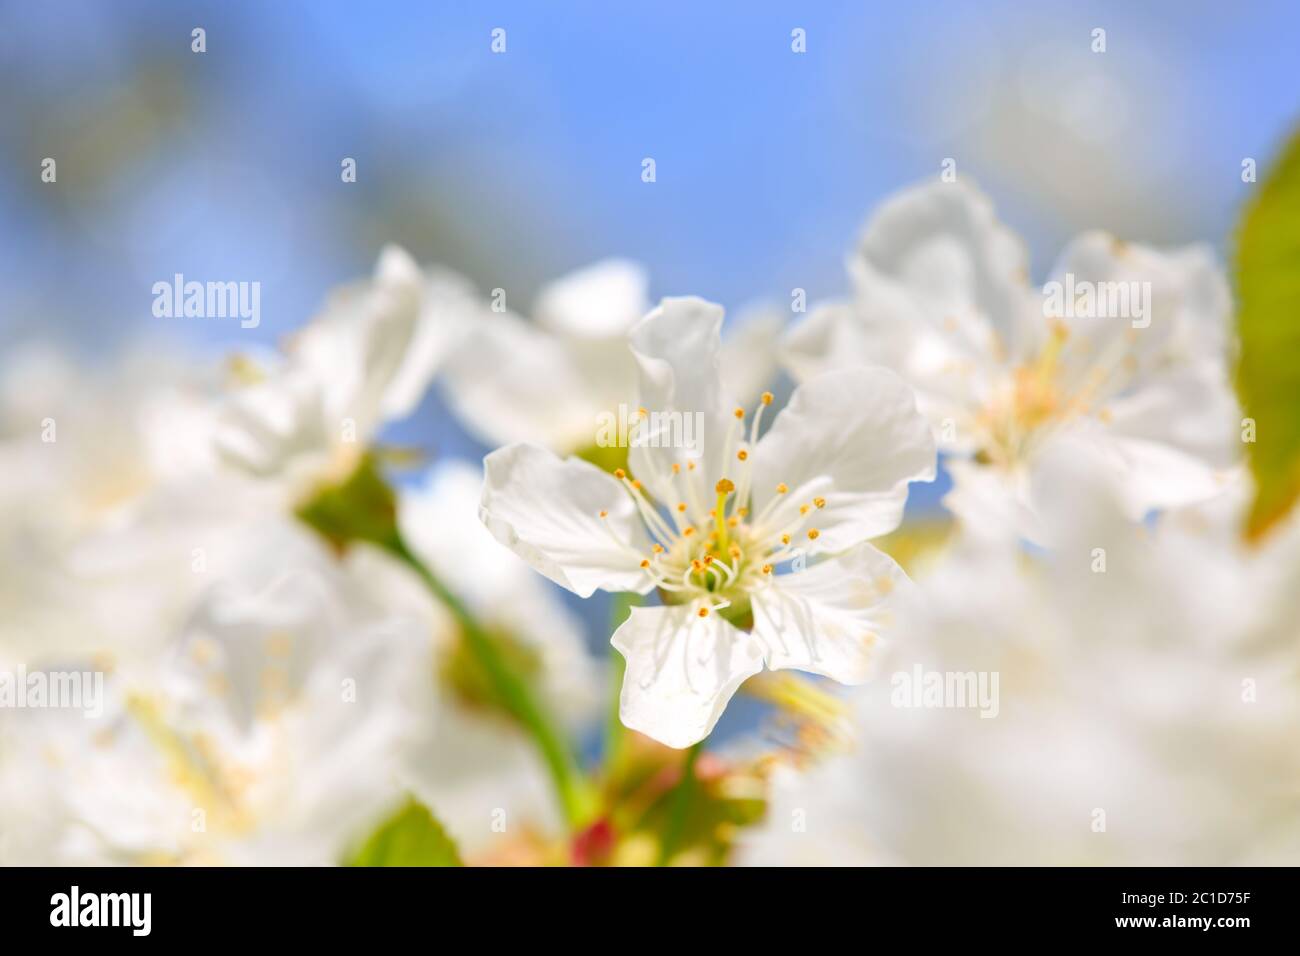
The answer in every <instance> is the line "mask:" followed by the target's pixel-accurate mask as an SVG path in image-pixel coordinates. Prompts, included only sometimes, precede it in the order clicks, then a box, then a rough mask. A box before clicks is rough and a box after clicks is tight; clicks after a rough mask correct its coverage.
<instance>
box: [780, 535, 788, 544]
mask: <svg viewBox="0 0 1300 956" xmlns="http://www.w3.org/2000/svg"><path fill="white" fill-rule="evenodd" d="M781 543H782V544H789V543H790V536H789V535H788V534H783V535H781Z"/></svg>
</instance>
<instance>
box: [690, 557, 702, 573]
mask: <svg viewBox="0 0 1300 956" xmlns="http://www.w3.org/2000/svg"><path fill="white" fill-rule="evenodd" d="M691 570H692V571H694V572H695V573H696V574H699V573H700V572H701V571H703V570H704V562H702V561H701V560H700V559H699V558H691Z"/></svg>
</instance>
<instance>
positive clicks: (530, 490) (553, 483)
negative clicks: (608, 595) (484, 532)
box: [479, 444, 654, 597]
mask: <svg viewBox="0 0 1300 956" xmlns="http://www.w3.org/2000/svg"><path fill="white" fill-rule="evenodd" d="M483 467H484V471H485V475H484V481H483V500H482V503H481V504H480V506H479V517H480V518H482V520H483V523H484V524H485V525H487V527H488V530H489V531H491V532H492V534H493V535H494V536H495V537H496V539H497V540H498V541H500V542H501V543H502V544H504V545H505V546H506V547H508V548H510V549H511V550H512V551H514V553H515V554H517V555H519V556H520V557H521V558H523V559H524V560H525V561H527V562H528V564H529V565H531V566H532V568H533V569H534V570H535V571H538V572H540V573H541V574H544V575H546V576H547V577H548V578H550V579H551V580H552V581H554V582H555V583H556V584H559V585H560V586H562V587H566V588H568V589H569V590H570V591H573V592H574V593H575V594H577V595H579V596H581V597H590V596H591V594H592V592H593V591H595V590H597V589H598V588H599V589H601V590H604V591H636V592H637V593H638V594H645V593H647V592H649V591H650V590H652V589H653V588H654V583H653V582H652V581H651V580H650V579H649V577H648V576H647V574H646V573H645V571H643V570H642V569H641V566H640V563H641V561H642V560H643V558H645V557H646V556H648V555H649V553H650V540H649V538H648V537H647V535H646V532H645V526H644V525H643V524H642V523H641V519H640V517H639V516H638V515H637V512H636V506H635V505H634V504H633V503H632V499H631V497H630V496H629V495H628V493H627V490H626V489H625V488H623V487H622V486H621V485H620V484H619V482H618V481H617V480H616V479H615V478H614V477H613V476H611V475H609V474H607V473H606V472H604V471H601V470H600V469H599V468H597V467H596V466H595V465H592V464H589V463H588V462H585V461H580V460H578V459H576V458H569V459H566V460H563V461H562V460H560V459H559V458H557V457H556V456H555V455H554V454H552V453H551V452H549V451H547V450H546V449H544V448H539V447H537V446H536V445H524V444H515V445H509V446H507V447H505V448H499V449H497V450H496V451H494V452H492V454H490V455H488V456H487V457H486V458H485V459H483ZM601 511H605V512H606V517H604V518H602V517H600V512H601Z"/></svg>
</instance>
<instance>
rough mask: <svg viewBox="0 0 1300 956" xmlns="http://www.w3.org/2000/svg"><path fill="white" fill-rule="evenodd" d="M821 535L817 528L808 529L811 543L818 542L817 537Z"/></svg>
mask: <svg viewBox="0 0 1300 956" xmlns="http://www.w3.org/2000/svg"><path fill="white" fill-rule="evenodd" d="M819 534H821V532H820V531H818V530H817V529H816V528H809V529H808V540H809V541H816V540H817V536H818V535H819Z"/></svg>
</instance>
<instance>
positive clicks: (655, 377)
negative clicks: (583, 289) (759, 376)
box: [628, 297, 736, 521]
mask: <svg viewBox="0 0 1300 956" xmlns="http://www.w3.org/2000/svg"><path fill="white" fill-rule="evenodd" d="M722 317H723V311H722V306H720V305H714V304H713V303H712V302H706V301H704V300H703V299H698V298H695V297H686V298H666V299H664V300H663V301H662V302H661V303H660V304H659V306H658V307H657V308H656V309H654V310H653V311H651V312H650V314H649V315H647V316H646V317H645V318H644V319H642V320H641V321H640V322H639V323H637V325H636V326H635V327H634V328H633V329H632V332H631V334H630V336H629V339H630V345H631V349H632V354H633V356H634V357H635V358H636V362H637V366H638V370H639V374H638V395H639V398H640V403H641V407H643V408H645V409H647V411H648V413H649V415H650V418H649V419H648V421H647V424H646V426H645V428H646V431H645V432H644V433H642V434H641V436H640V437H641V438H642V439H644V440H634V441H633V442H632V443H631V445H632V447H631V450H630V452H629V455H628V461H629V463H630V464H631V467H632V472H633V474H635V475H636V476H637V478H639V479H640V480H642V481H644V482H645V483H646V485H647V487H649V488H650V489H651V491H652V492H653V493H654V495H655V496H656V497H657V498H658V499H659V500H661V501H673V500H675V495H676V494H679V492H674V490H673V486H672V485H673V482H672V479H671V478H670V475H671V467H672V465H673V464H681V463H683V462H686V461H688V460H690V461H694V462H695V463H696V464H697V465H699V467H698V468H697V469H696V470H695V471H694V472H693V474H692V475H691V476H690V477H689V479H688V480H691V481H695V482H697V483H701V484H700V487H699V488H697V489H696V495H695V497H696V498H698V499H700V500H704V501H708V500H711V499H712V495H713V492H712V487H711V486H709V487H704V485H703V484H702V483H706V482H709V481H716V480H717V478H719V477H722V476H724V475H725V471H724V468H725V467H726V463H725V462H724V460H723V459H724V456H725V455H726V446H727V438H728V435H729V434H731V429H732V426H733V423H734V422H735V421H736V420H735V419H734V418H732V417H731V406H730V403H729V402H728V401H727V399H725V398H724V396H723V390H722V376H721V371H720V369H721V354H722ZM660 416H664V417H663V418H662V419H661V418H660ZM693 517H694V519H695V520H696V521H701V520H703V518H704V516H703V515H694V516H693Z"/></svg>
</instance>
